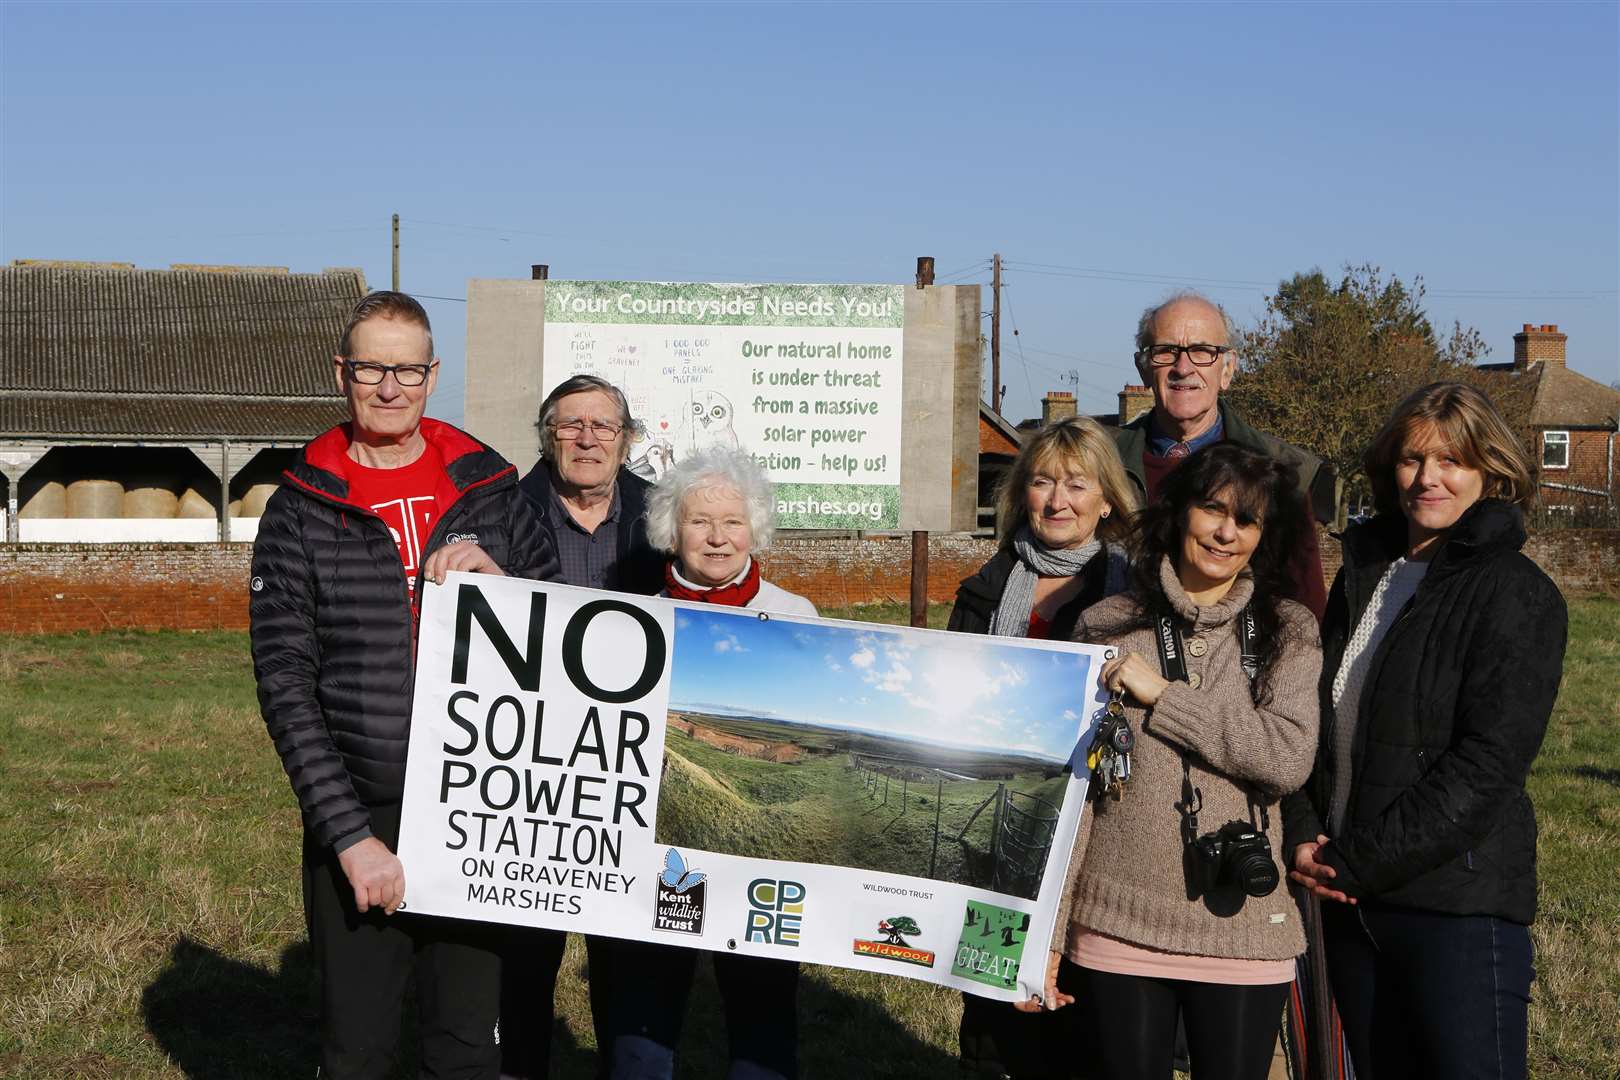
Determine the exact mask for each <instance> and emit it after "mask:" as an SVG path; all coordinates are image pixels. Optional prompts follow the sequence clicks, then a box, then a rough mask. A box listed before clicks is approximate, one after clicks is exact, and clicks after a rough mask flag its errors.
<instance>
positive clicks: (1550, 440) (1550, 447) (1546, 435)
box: [1541, 431, 1569, 469]
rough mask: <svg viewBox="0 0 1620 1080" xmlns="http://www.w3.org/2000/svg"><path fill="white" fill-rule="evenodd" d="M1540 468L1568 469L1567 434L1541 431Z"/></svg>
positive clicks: (1565, 432) (1564, 432)
mask: <svg viewBox="0 0 1620 1080" xmlns="http://www.w3.org/2000/svg"><path fill="white" fill-rule="evenodd" d="M1541 467H1542V468H1543V469H1567V468H1569V432H1567V431H1543V432H1542V433H1541Z"/></svg>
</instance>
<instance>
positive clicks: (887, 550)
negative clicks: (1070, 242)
mask: <svg viewBox="0 0 1620 1080" xmlns="http://www.w3.org/2000/svg"><path fill="white" fill-rule="evenodd" d="M1321 541H1322V570H1323V573H1324V574H1325V575H1326V577H1327V579H1328V580H1329V581H1330V582H1331V581H1332V579H1333V575H1334V573H1335V572H1336V571H1337V570H1338V566H1339V545H1338V543H1337V542H1336V541H1334V540H1333V539H1332V537H1330V536H1328V535H1327V534H1326V533H1325V532H1324V533H1322V534H1321ZM994 550H995V542H994V541H992V540H978V539H974V538H972V537H969V536H965V535H962V534H956V533H947V534H940V535H936V536H932V537H930V538H929V566H928V598H929V599H930V600H934V601H949V600H951V599H953V598H954V597H955V595H956V585H957V583H958V582H959V581H961V580H962V579H963V578H965V577H967V576H968V575H969V574H972V573H973V572H974V571H975V570H977V569H978V568H979V567H980V566H981V565H982V564H983V563H984V561H985V560H986V559H988V558H989V557H990V555H991V554H992V553H993V552H994ZM1525 554H1527V555H1529V556H1530V557H1531V558H1532V559H1534V560H1536V562H1537V563H1538V564H1540V566H1541V567H1542V569H1544V570H1546V571H1547V573H1548V574H1549V575H1550V576H1551V577H1552V579H1553V580H1554V581H1556V582H1557V583H1558V586H1559V588H1561V589H1563V590H1564V592H1565V593H1566V594H1569V595H1575V594H1583V593H1606V594H1608V595H1610V596H1620V530H1617V529H1548V530H1544V531H1541V532H1538V533H1536V534H1535V535H1533V536H1531V538H1530V542H1529V543H1528V544H1527V545H1526V546H1525ZM251 555H252V547H251V546H250V545H248V544H108V545H95V546H91V545H81V544H17V545H4V544H0V634H32V633H61V632H69V631H76V630H85V631H97V630H110V629H126V628H134V629H152V630H155V629H179V630H196V629H228V630H239V629H244V628H246V626H247V581H248V563H249V559H250V558H251ZM761 563H762V564H763V567H764V571H765V576H766V577H767V578H769V579H770V580H772V581H774V582H776V583H777V584H778V585H780V586H782V587H783V588H785V589H788V590H790V591H792V592H796V593H799V594H801V595H804V596H807V597H809V598H810V600H811V601H812V602H813V603H815V605H816V606H817V607H821V608H832V607H842V606H844V605H847V604H861V603H870V602H873V601H879V600H892V601H900V602H903V601H905V600H906V599H907V598H908V597H909V596H910V595H911V576H910V575H911V538H910V537H909V536H870V537H865V538H862V539H854V538H851V539H825V538H809V537H806V538H792V537H787V538H784V539H782V540H780V541H778V542H777V544H776V545H775V546H774V547H773V548H772V549H771V551H770V553H769V554H768V555H767V556H765V557H764V558H763V559H762V560H761Z"/></svg>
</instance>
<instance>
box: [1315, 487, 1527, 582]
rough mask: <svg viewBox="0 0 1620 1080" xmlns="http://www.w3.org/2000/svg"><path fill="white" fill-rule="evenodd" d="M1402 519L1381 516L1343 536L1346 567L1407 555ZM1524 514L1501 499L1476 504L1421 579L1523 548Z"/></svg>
mask: <svg viewBox="0 0 1620 1080" xmlns="http://www.w3.org/2000/svg"><path fill="white" fill-rule="evenodd" d="M1406 536H1407V534H1406V518H1405V516H1404V515H1402V514H1399V513H1384V514H1379V515H1378V516H1377V517H1375V518H1373V519H1372V520H1371V521H1368V522H1364V523H1363V524H1360V525H1356V526H1353V527H1352V528H1350V529H1348V530H1346V531H1345V534H1344V557H1345V563H1346V564H1347V565H1349V566H1352V567H1354V568H1356V569H1363V568H1378V567H1382V566H1387V565H1389V564H1390V563H1392V562H1394V561H1395V560H1396V559H1398V558H1400V557H1401V556H1402V555H1403V554H1405V552H1406ZM1525 539H1526V533H1525V529H1524V515H1523V514H1522V513H1521V512H1520V511H1519V508H1518V507H1517V506H1514V505H1512V504H1511V503H1506V502H1503V501H1502V500H1500V499H1480V500H1479V501H1478V502H1476V503H1474V505H1473V506H1470V507H1469V508H1468V509H1467V510H1464V511H1463V514H1462V516H1461V517H1459V518H1458V519H1457V523H1456V524H1455V525H1453V526H1452V527H1451V530H1450V532H1448V533H1447V534H1446V536H1445V537H1444V539H1442V540H1441V541H1440V550H1439V551H1438V552H1436V553H1435V556H1434V559H1433V561H1432V562H1431V563H1430V564H1429V571H1428V573H1427V574H1426V575H1424V576H1425V578H1426V579H1428V580H1434V579H1437V578H1440V577H1443V576H1445V575H1446V574H1448V573H1450V572H1452V571H1455V570H1460V569H1462V568H1463V567H1466V566H1469V565H1471V564H1473V563H1475V562H1478V561H1479V560H1480V559H1484V558H1489V557H1491V556H1493V555H1498V554H1501V553H1502V552H1505V551H1518V550H1519V549H1520V548H1522V547H1524V541H1525Z"/></svg>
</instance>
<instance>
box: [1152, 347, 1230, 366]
mask: <svg viewBox="0 0 1620 1080" xmlns="http://www.w3.org/2000/svg"><path fill="white" fill-rule="evenodd" d="M1231 351H1232V347H1231V346H1230V345H1205V344H1203V343H1202V342H1199V343H1198V344H1194V345H1150V346H1148V347H1147V348H1145V349H1143V350H1142V351H1141V352H1139V353H1137V354H1136V359H1137V360H1138V361H1142V360H1146V361H1147V362H1148V363H1150V364H1152V365H1153V366H1154V367H1173V366H1175V363H1176V361H1177V360H1179V359H1180V358H1181V354H1182V353H1186V354H1187V359H1188V360H1191V361H1192V362H1193V366H1194V367H1209V365H1211V364H1213V363H1214V362H1215V361H1217V360H1219V359H1220V358H1221V354H1222V353H1229V352H1231Z"/></svg>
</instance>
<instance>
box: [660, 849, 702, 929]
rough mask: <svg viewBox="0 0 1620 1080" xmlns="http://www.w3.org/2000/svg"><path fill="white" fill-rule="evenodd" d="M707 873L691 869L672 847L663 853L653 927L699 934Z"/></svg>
mask: <svg viewBox="0 0 1620 1080" xmlns="http://www.w3.org/2000/svg"><path fill="white" fill-rule="evenodd" d="M708 877H709V876H708V875H707V874H704V873H701V872H699V871H697V870H693V869H691V868H690V867H688V866H687V865H686V860H685V859H684V858H682V857H681V853H680V852H678V851H676V850H675V849H674V848H670V849H669V850H668V851H666V852H664V869H663V871H662V872H661V873H660V874H659V875H658V899H657V902H656V905H655V908H654V912H653V929H654V930H669V931H672V932H674V933H677V934H701V933H703V909H704V906H705V904H706V902H707V899H708V893H709V885H708Z"/></svg>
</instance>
